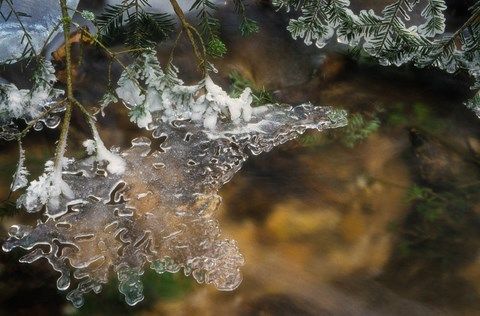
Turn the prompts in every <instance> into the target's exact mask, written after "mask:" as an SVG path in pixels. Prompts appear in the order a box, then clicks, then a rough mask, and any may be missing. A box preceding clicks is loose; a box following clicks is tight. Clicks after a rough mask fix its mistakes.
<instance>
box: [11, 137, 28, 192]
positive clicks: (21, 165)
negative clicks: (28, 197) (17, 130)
mask: <svg viewBox="0 0 480 316" xmlns="http://www.w3.org/2000/svg"><path fill="white" fill-rule="evenodd" d="M18 148H19V157H18V164H17V170H16V171H15V174H14V175H13V182H12V185H11V186H10V189H11V190H12V192H14V191H17V190H18V189H20V188H23V187H26V186H27V185H28V179H27V176H28V175H29V172H28V170H27V168H26V167H25V150H24V149H23V147H22V143H21V142H18Z"/></svg>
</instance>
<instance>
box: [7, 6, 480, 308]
mask: <svg viewBox="0 0 480 316" xmlns="http://www.w3.org/2000/svg"><path fill="white" fill-rule="evenodd" d="M252 10H253V11H252V14H253V17H254V18H257V20H258V21H259V22H260V27H261V30H262V31H261V32H260V33H259V34H257V35H254V36H253V37H251V38H246V39H245V38H242V37H241V36H239V35H238V34H236V33H234V32H233V29H234V28H235V27H236V25H235V23H236V22H235V19H234V18H233V17H232V16H230V15H229V14H228V13H223V12H221V14H222V19H223V22H224V24H225V25H227V27H226V28H225V30H224V34H222V35H223V37H224V38H225V40H226V42H227V45H228V47H229V49H230V50H229V53H228V54H227V56H226V57H225V58H224V59H222V60H219V61H218V62H217V63H216V65H217V67H218V69H219V75H218V77H217V78H216V79H217V81H218V82H222V83H223V85H224V86H225V87H226V88H228V85H229V84H230V81H229V79H228V74H229V73H231V72H232V71H237V72H239V73H240V74H241V75H242V76H243V77H245V78H247V79H248V80H250V81H251V82H252V83H253V85H254V86H255V87H257V88H262V87H265V89H267V90H269V91H272V92H273V96H274V97H275V98H276V99H277V100H279V101H281V102H286V103H291V104H295V103H301V102H305V101H311V102H312V103H314V104H319V105H332V106H337V107H341V108H344V109H347V110H348V111H349V113H350V118H354V117H355V118H356V119H355V120H356V122H357V123H356V124H355V123H353V125H350V126H349V127H346V128H342V129H337V130H331V131H327V132H321V133H320V132H317V133H315V132H309V133H307V134H306V135H304V136H303V137H301V138H300V139H298V140H295V141H292V142H289V143H287V144H284V145H282V146H280V147H277V148H275V149H274V150H273V151H272V152H270V153H267V154H263V155H260V156H258V157H254V158H252V159H251V160H250V161H248V163H247V164H246V165H245V167H244V168H243V169H242V170H241V171H240V172H239V173H238V174H237V175H236V176H235V177H234V178H233V180H232V181H231V182H230V183H228V184H227V185H226V186H224V188H223V189H222V191H221V192H220V195H221V196H222V197H223V199H224V203H223V204H222V208H221V210H220V212H219V214H218V215H217V217H218V220H219V222H220V224H221V227H222V231H223V233H224V234H225V235H226V236H227V237H229V238H232V239H235V240H237V241H238V246H239V248H240V250H241V252H242V253H243V255H244V257H245V265H244V266H243V267H242V272H243V275H244V280H243V283H242V284H241V285H240V287H239V288H238V289H236V290H235V291H233V292H219V291H217V290H216V289H214V288H213V287H211V286H204V285H198V284H196V283H194V281H192V279H191V278H186V277H183V276H182V275H180V274H176V275H170V274H168V273H167V274H164V275H162V276H161V277H159V276H158V275H156V274H154V273H147V274H146V275H145V276H144V279H145V300H144V301H143V302H141V303H140V304H139V305H137V306H135V307H128V306H127V305H126V304H124V302H123V300H122V298H121V297H120V294H119V293H117V291H116V290H115V286H116V284H114V282H112V284H110V285H109V286H108V287H107V288H105V289H104V291H103V292H102V293H101V294H99V295H89V296H88V297H87V302H86V305H85V306H84V307H83V308H82V309H80V310H75V309H74V308H73V307H71V306H70V305H69V303H68V302H66V301H65V300H64V297H63V293H60V292H59V291H58V290H57V289H56V288H55V279H56V277H57V275H56V274H55V273H54V272H52V271H50V269H49V268H48V267H47V266H46V264H45V262H41V261H40V262H36V263H34V264H32V265H24V264H19V263H16V260H17V259H18V258H19V257H20V256H21V254H22V251H14V252H13V253H11V254H8V255H6V254H4V253H2V254H0V291H1V293H2V295H1V297H0V314H2V315H4V314H5V315H11V314H13V315H31V314H36V315H56V314H64V315H113V314H118V315H127V314H131V315H164V314H168V315H189V314H194V315H444V314H445V315H478V314H480V253H479V249H480V197H479V195H478V192H479V189H480V165H479V164H480V121H479V120H478V118H476V117H475V115H474V114H473V113H471V112H470V111H468V110H467V109H465V108H464V107H463V105H462V102H463V101H465V100H466V99H467V98H468V97H470V96H471V92H470V91H469V90H468V82H467V79H466V78H465V77H462V75H456V76H453V75H446V74H444V73H441V72H440V71H435V70H429V69H427V70H418V69H414V68H413V67H403V68H393V67H392V68H385V67H381V66H376V65H375V64H374V63H371V62H370V61H368V60H362V61H353V60H351V59H350V58H349V57H347V56H346V55H345V54H343V53H339V52H335V51H334V49H333V48H327V49H326V50H325V51H318V50H315V49H312V48H307V47H305V46H303V44H302V43H300V42H295V41H293V40H291V39H290V36H289V35H288V33H287V32H286V31H285V18H279V16H278V15H276V14H275V13H274V12H273V11H271V9H269V8H264V7H260V8H254V9H252ZM169 49H170V47H168V45H166V46H165V47H161V48H160V49H159V51H160V57H161V58H164V59H165V58H167V57H168V53H169ZM87 56H88V52H87ZM192 60H193V59H192V55H191V51H190V48H189V47H188V44H187V43H181V44H180V46H179V48H178V49H177V57H176V60H175V63H176V64H177V65H178V66H180V69H181V71H182V72H181V73H182V77H184V78H185V79H186V80H187V81H188V80H192V79H193V78H195V76H196V72H195V65H193V64H192ZM106 67H107V63H106V61H105V59H103V57H102V56H98V55H95V54H93V53H92V55H91V56H90V59H88V58H86V63H84V64H82V66H80V67H79V69H78V74H79V79H78V82H77V94H78V95H79V97H80V98H82V100H83V101H84V102H86V103H88V102H94V100H95V99H97V98H98V97H99V93H100V92H101V91H102V88H103V87H104V84H105V80H104V79H105V72H104V71H105V68H106ZM11 74H12V72H8V71H6V72H5V73H4V74H2V77H8V76H11ZM109 111H110V113H109V114H110V115H107V119H104V120H103V121H102V122H101V123H102V127H101V134H102V135H103V137H104V138H105V143H106V144H108V145H112V144H116V145H123V146H125V145H126V144H127V143H128V142H129V140H130V139H131V138H133V137H134V136H136V134H137V131H136V129H135V127H133V126H132V125H131V124H130V123H129V122H128V118H125V113H121V112H122V110H120V109H119V108H113V109H109ZM74 119H75V118H74ZM83 130H86V127H85V126H83V125H82V123H78V124H76V125H75V126H74V130H73V134H72V142H74V143H75V142H77V143H78V142H79V141H81V140H83V139H84V138H86V136H85V135H87V134H86V133H85V132H83ZM362 133H363V134H362ZM360 134H362V135H363V136H362V137H358V135H360ZM55 138H56V134H55V132H50V131H49V132H47V133H45V134H42V135H36V136H35V137H34V138H32V139H30V140H29V141H26V142H25V146H26V147H27V148H29V152H30V157H31V161H30V162H29V164H30V165H31V169H32V170H34V172H35V168H36V169H37V171H39V170H40V169H41V165H39V161H41V159H45V158H47V157H49V156H50V155H51V154H52V152H51V150H50V151H49V149H47V148H48V144H52V142H53V141H54V139H55ZM51 148H53V147H51ZM15 150H16V149H15V147H14V146H11V145H2V147H0V164H1V166H2V169H1V171H0V172H1V174H0V199H1V200H3V199H4V198H5V197H6V196H7V195H8V186H9V181H10V179H11V178H10V175H11V174H12V173H13V170H14V168H15V163H16V154H13V153H15ZM77 150H78V151H80V150H81V149H80V148H76V147H75V146H72V147H71V151H72V152H75V151H77ZM35 166H36V167H35ZM19 217H20V218H22V221H34V220H35V219H34V217H33V216H28V217H27V216H25V215H21V214H18V215H16V216H15V217H8V218H4V219H3V222H2V226H3V230H5V229H6V228H8V227H9V226H10V224H11V223H13V222H18V221H19V219H18V218H19ZM2 236H5V233H2ZM2 238H3V237H2Z"/></svg>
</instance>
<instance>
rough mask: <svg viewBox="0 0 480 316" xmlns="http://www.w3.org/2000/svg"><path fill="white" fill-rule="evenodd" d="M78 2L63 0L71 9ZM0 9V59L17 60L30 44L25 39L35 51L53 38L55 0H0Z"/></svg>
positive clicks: (57, 15) (57, 14) (57, 16)
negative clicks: (65, 0) (0, 15)
mask: <svg viewBox="0 0 480 316" xmlns="http://www.w3.org/2000/svg"><path fill="white" fill-rule="evenodd" d="M78 2H79V0H67V6H68V7H69V8H71V9H75V8H76V7H77V5H78ZM13 10H14V11H15V12H16V13H17V14H15V13H14V12H13ZM0 12H1V13H2V16H3V17H4V18H3V17H2V18H0V63H4V62H14V61H17V59H18V58H20V57H22V55H23V53H24V52H26V51H27V50H28V49H30V48H32V47H31V46H30V44H29V41H30V43H31V45H32V46H33V50H34V52H35V53H37V54H39V53H40V50H41V49H42V48H43V46H44V45H45V44H46V41H47V40H48V39H52V38H53V35H54V34H52V33H56V32H58V28H56V25H57V24H58V23H60V19H61V14H60V4H59V2H58V0H41V1H39V0H21V1H12V0H5V1H0ZM70 12H71V13H72V12H73V11H70ZM6 17H8V19H6ZM25 31H26V32H27V33H28V37H29V41H27V39H26V37H25Z"/></svg>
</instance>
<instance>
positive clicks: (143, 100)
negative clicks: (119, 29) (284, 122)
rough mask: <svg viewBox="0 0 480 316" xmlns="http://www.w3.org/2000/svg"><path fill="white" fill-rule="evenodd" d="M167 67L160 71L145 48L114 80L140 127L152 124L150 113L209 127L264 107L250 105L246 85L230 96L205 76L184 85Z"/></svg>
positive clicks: (243, 118)
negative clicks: (240, 90) (222, 120)
mask: <svg viewBox="0 0 480 316" xmlns="http://www.w3.org/2000/svg"><path fill="white" fill-rule="evenodd" d="M170 67H171V68H170V71H167V72H164V71H163V70H162V69H161V67H160V64H159V62H158V59H157V58H156V56H155V52H153V51H148V52H146V53H144V54H143V55H142V56H141V57H140V58H138V60H137V61H136V62H135V63H133V64H132V65H130V66H129V67H127V69H126V70H125V71H124V72H123V73H122V75H121V77H120V79H119V81H118V88H117V89H116V93H117V95H118V98H119V99H121V100H122V101H123V102H124V103H125V104H126V105H127V106H128V107H130V118H131V121H132V122H135V123H137V125H138V126H139V127H141V128H146V127H148V126H149V124H150V123H152V120H153V118H152V113H153V112H157V113H161V119H162V120H164V121H170V120H172V119H178V118H184V119H192V120H194V121H198V122H202V123H203V125H204V127H206V128H208V129H210V130H213V129H215V126H216V124H217V121H218V120H219V119H224V118H226V119H228V120H230V121H232V122H235V123H241V122H248V121H250V119H251V117H252V115H253V114H254V113H255V112H261V111H263V110H264V109H263V108H262V107H259V108H252V107H251V104H252V101H253V100H252V95H251V91H250V89H249V88H247V89H245V91H243V93H242V94H241V95H240V96H239V97H238V98H233V97H230V96H229V95H228V94H227V93H226V92H225V91H223V89H222V88H221V87H219V86H218V85H216V84H215V83H214V82H213V81H212V79H211V78H210V77H209V76H208V75H207V76H206V78H205V79H204V80H203V81H202V82H199V83H198V84H196V85H192V86H187V85H184V83H183V81H182V80H180V79H179V78H178V77H177V71H176V69H175V68H174V67H173V66H170ZM202 89H204V90H205V93H204V94H202V93H201V91H202ZM110 99H111V100H113V99H114V98H112V97H108V94H107V96H105V97H104V100H110Z"/></svg>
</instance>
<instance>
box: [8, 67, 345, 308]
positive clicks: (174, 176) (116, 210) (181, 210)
mask: <svg viewBox="0 0 480 316" xmlns="http://www.w3.org/2000/svg"><path fill="white" fill-rule="evenodd" d="M139 69H142V71H144V70H145V69H147V68H139ZM159 70H160V69H159V68H158V69H156V71H154V72H151V73H149V75H148V76H145V77H142V78H140V77H139V78H138V80H141V81H142V85H143V84H146V85H147V88H148V85H150V88H152V87H154V86H156V88H155V89H153V88H152V89H150V91H149V92H147V93H155V95H156V97H155V98H154V99H152V100H155V102H160V103H159V104H156V103H155V102H153V101H150V103H149V104H148V105H145V103H146V100H147V99H148V96H145V95H144V94H145V91H142V90H144V89H143V88H142V89H140V90H137V89H136V85H133V86H130V88H129V89H133V91H132V90H131V91H128V90H127V89H126V86H125V85H122V79H121V80H120V87H121V88H120V89H119V90H118V89H117V94H118V95H119V97H120V98H121V99H122V100H124V101H125V99H128V100H129V101H131V102H137V104H136V105H135V106H133V109H135V107H142V108H143V110H144V111H147V112H148V113H149V122H148V124H147V125H148V128H149V129H150V130H151V131H152V133H151V137H150V138H146V137H141V138H136V139H134V140H133V141H132V146H131V148H129V149H127V150H124V151H120V150H114V151H113V152H110V151H108V150H106V149H105V147H104V146H103V144H102V143H101V140H100V139H99V137H98V134H96V133H94V134H95V135H94V139H93V140H88V141H86V142H85V143H84V145H85V147H86V149H87V151H88V153H89V154H90V155H91V156H90V157H87V158H85V159H82V160H78V161H75V162H70V163H68V164H66V165H65V169H64V171H63V175H62V177H61V178H62V181H64V184H65V186H63V187H68V188H69V190H70V191H71V192H68V193H71V194H59V195H57V199H56V201H55V202H56V203H58V205H55V207H51V206H50V205H49V203H48V202H47V203H45V201H41V200H37V201H36V203H37V204H36V206H38V207H42V205H44V204H46V206H45V208H44V210H45V211H44V214H45V215H46V219H45V220H44V221H39V222H38V223H37V225H36V226H35V227H30V226H26V225H14V226H12V227H11V229H10V231H9V238H8V239H7V241H6V242H5V243H4V244H3V250H4V251H11V250H12V249H13V248H17V247H20V248H23V249H26V250H28V251H29V253H28V254H27V255H25V256H24V257H23V258H22V259H21V262H26V263H30V262H33V261H35V260H38V259H41V258H44V259H47V260H48V262H49V263H50V264H51V266H52V267H53V269H55V270H56V271H58V272H59V273H60V277H59V279H58V281H57V286H58V288H59V289H60V290H67V289H68V288H70V286H71V283H73V284H75V285H76V288H74V289H73V290H71V291H70V292H69V293H68V294H67V298H68V300H70V301H71V302H72V303H73V304H74V305H75V306H77V307H79V306H81V305H82V304H83V302H84V295H85V294H86V293H88V292H91V291H93V292H95V293H98V292H99V291H100V290H101V288H102V284H105V283H107V282H108V280H109V275H110V273H111V272H112V271H113V272H114V273H115V274H116V276H117V278H118V281H119V286H118V288H119V291H120V292H121V293H123V294H124V296H125V300H126V302H127V303H128V304H130V305H134V304H136V303H138V302H139V301H141V300H142V299H143V294H142V282H141V275H142V274H143V273H144V269H145V268H146V266H150V268H151V269H154V270H155V271H156V272H158V273H164V272H171V273H174V272H179V271H180V270H183V273H184V274H185V275H192V276H193V278H194V279H195V280H196V281H198V282H199V283H207V284H213V285H214V286H215V287H216V288H218V289H219V290H233V289H235V288H236V287H238V286H239V284H240V282H241V280H242V276H241V273H240V266H241V265H242V264H243V263H244V258H243V256H242V255H241V254H240V252H239V249H238V247H237V245H236V243H235V241H233V240H228V239H223V238H222V237H221V234H220V228H219V225H218V223H217V221H216V220H215V217H214V213H215V210H216V209H217V208H218V206H219V204H220V202H221V198H220V196H219V195H218V190H219V189H220V187H221V186H222V185H224V184H225V183H226V182H228V181H229V180H230V179H231V178H232V177H233V175H234V174H235V173H236V172H237V171H239V170H240V168H241V167H242V165H243V163H244V162H245V160H246V159H247V157H248V154H254V155H258V154H260V153H262V152H266V151H269V150H271V149H272V148H273V147H274V146H277V145H280V144H282V143H284V142H286V141H288V140H291V139H294V138H295V137H297V136H299V135H300V134H302V133H303V132H304V131H305V130H306V129H317V130H323V129H327V128H335V127H339V126H343V125H345V124H346V117H345V113H344V112H343V111H338V110H335V109H332V108H329V107H315V106H313V105H310V104H303V105H299V106H296V107H290V106H281V105H266V106H264V107H261V109H258V108H257V109H252V108H251V107H250V104H249V101H248V100H249V96H250V94H249V91H248V90H247V91H246V92H245V93H244V95H243V97H241V98H239V99H234V98H230V97H229V96H228V95H227V94H226V93H225V92H224V91H223V90H221V89H220V88H219V87H218V86H216V85H215V84H214V83H213V82H209V81H208V80H210V79H208V78H207V79H206V80H205V81H206V82H205V83H204V84H205V85H206V87H205V91H204V95H201V96H197V98H196V99H195V98H193V96H192V95H191V93H193V90H197V89H196V88H195V89H192V88H188V87H186V86H183V85H181V84H180V83H179V81H178V80H173V82H175V83H174V84H170V85H169V86H166V82H164V81H162V80H161V78H160V77H158V76H157V77H155V75H158V74H160V72H158V71H159ZM130 75H131V76H133V75H134V73H133V72H130ZM162 78H163V77H162ZM153 79H155V80H153ZM170 79H171V78H170ZM124 82H125V78H124ZM124 82H123V83H124ZM161 83H164V84H165V85H163V86H162V85H161ZM199 86H200V85H199ZM180 92H181V93H180ZM175 93H177V94H175ZM209 94H210V95H209ZM173 95H175V97H173ZM179 95H181V96H182V98H179V97H178V96H179ZM168 96H170V97H168ZM186 96H188V97H186ZM182 102H183V103H182ZM130 106H132V105H131V104H130ZM229 106H230V107H229ZM232 106H233V108H232ZM198 107H200V108H201V109H200V110H201V111H197V110H198ZM212 108H214V109H212ZM195 111H196V112H195ZM188 113H189V114H188ZM209 113H214V114H215V115H214V117H215V118H216V121H215V124H212V123H211V122H209V119H210V118H211V117H213V116H211V114H209ZM196 114H198V115H196ZM212 115H213V114H212ZM205 121H207V123H205ZM112 166H113V168H112ZM119 168H120V169H121V170H120V171H121V172H118V171H119ZM26 195H27V196H28V189H27V193H26ZM34 202H35V201H34ZM45 245H48V246H49V247H48V249H46V248H45V247H44V246H45Z"/></svg>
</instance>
